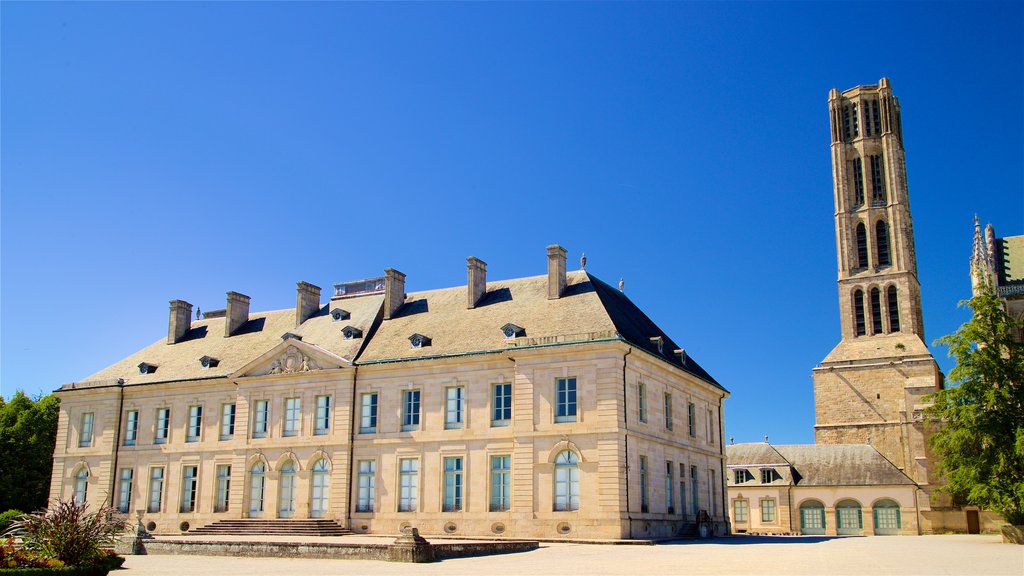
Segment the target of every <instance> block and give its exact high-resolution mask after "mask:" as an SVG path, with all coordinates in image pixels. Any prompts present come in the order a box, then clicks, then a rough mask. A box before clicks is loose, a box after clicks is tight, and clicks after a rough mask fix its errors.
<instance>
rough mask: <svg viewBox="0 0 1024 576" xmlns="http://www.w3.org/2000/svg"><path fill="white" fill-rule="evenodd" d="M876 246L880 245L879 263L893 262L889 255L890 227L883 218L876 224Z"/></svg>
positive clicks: (880, 264) (884, 264) (886, 264)
mask: <svg viewBox="0 0 1024 576" xmlns="http://www.w3.org/2000/svg"><path fill="white" fill-rule="evenodd" d="M875 246H877V247H878V265H879V266H888V265H890V264H892V259H891V258H890V256H889V227H888V226H886V225H885V222H884V221H882V220H879V221H878V223H877V224H875Z"/></svg>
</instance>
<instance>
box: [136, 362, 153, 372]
mask: <svg viewBox="0 0 1024 576" xmlns="http://www.w3.org/2000/svg"><path fill="white" fill-rule="evenodd" d="M153 372H156V364H150V363H148V362H141V363H140V364H139V374H152V373H153Z"/></svg>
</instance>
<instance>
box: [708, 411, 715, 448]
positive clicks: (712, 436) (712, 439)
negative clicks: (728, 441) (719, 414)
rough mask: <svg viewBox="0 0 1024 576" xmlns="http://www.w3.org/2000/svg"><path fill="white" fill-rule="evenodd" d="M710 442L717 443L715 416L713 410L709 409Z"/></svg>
mask: <svg viewBox="0 0 1024 576" xmlns="http://www.w3.org/2000/svg"><path fill="white" fill-rule="evenodd" d="M708 442H710V443H712V444H714V443H715V416H714V413H713V412H711V410H708Z"/></svg>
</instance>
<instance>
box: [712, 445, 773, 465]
mask: <svg viewBox="0 0 1024 576" xmlns="http://www.w3.org/2000/svg"><path fill="white" fill-rule="evenodd" d="M725 455H726V464H727V465H729V466H768V465H779V464H788V463H789V462H788V461H787V460H786V459H785V458H784V457H783V456H782V454H779V453H778V452H777V451H776V450H775V448H774V447H773V446H772V445H771V444H768V443H765V442H751V443H749V444H730V445H728V446H726V447H725Z"/></svg>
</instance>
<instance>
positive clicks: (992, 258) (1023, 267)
mask: <svg viewBox="0 0 1024 576" xmlns="http://www.w3.org/2000/svg"><path fill="white" fill-rule="evenodd" d="M970 268H971V292H972V293H973V294H975V295H977V294H978V290H979V288H980V287H981V283H982V282H984V281H987V282H988V283H989V284H990V285H991V286H992V287H993V288H994V289H995V291H996V294H998V295H999V298H1000V299H1001V300H1002V301H1003V306H1005V307H1006V311H1007V312H1008V313H1009V314H1010V315H1011V316H1013V317H1014V318H1016V319H1017V321H1018V322H1020V323H1021V325H1020V326H1018V332H1017V334H1016V337H1017V340H1018V341H1020V342H1024V236H1006V237H1004V238H996V231H995V229H994V228H993V227H992V225H991V224H989V225H987V226H985V233H984V235H983V234H982V232H981V224H980V223H979V222H978V217H977V216H975V217H974V249H973V251H972V252H971V266H970Z"/></svg>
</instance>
